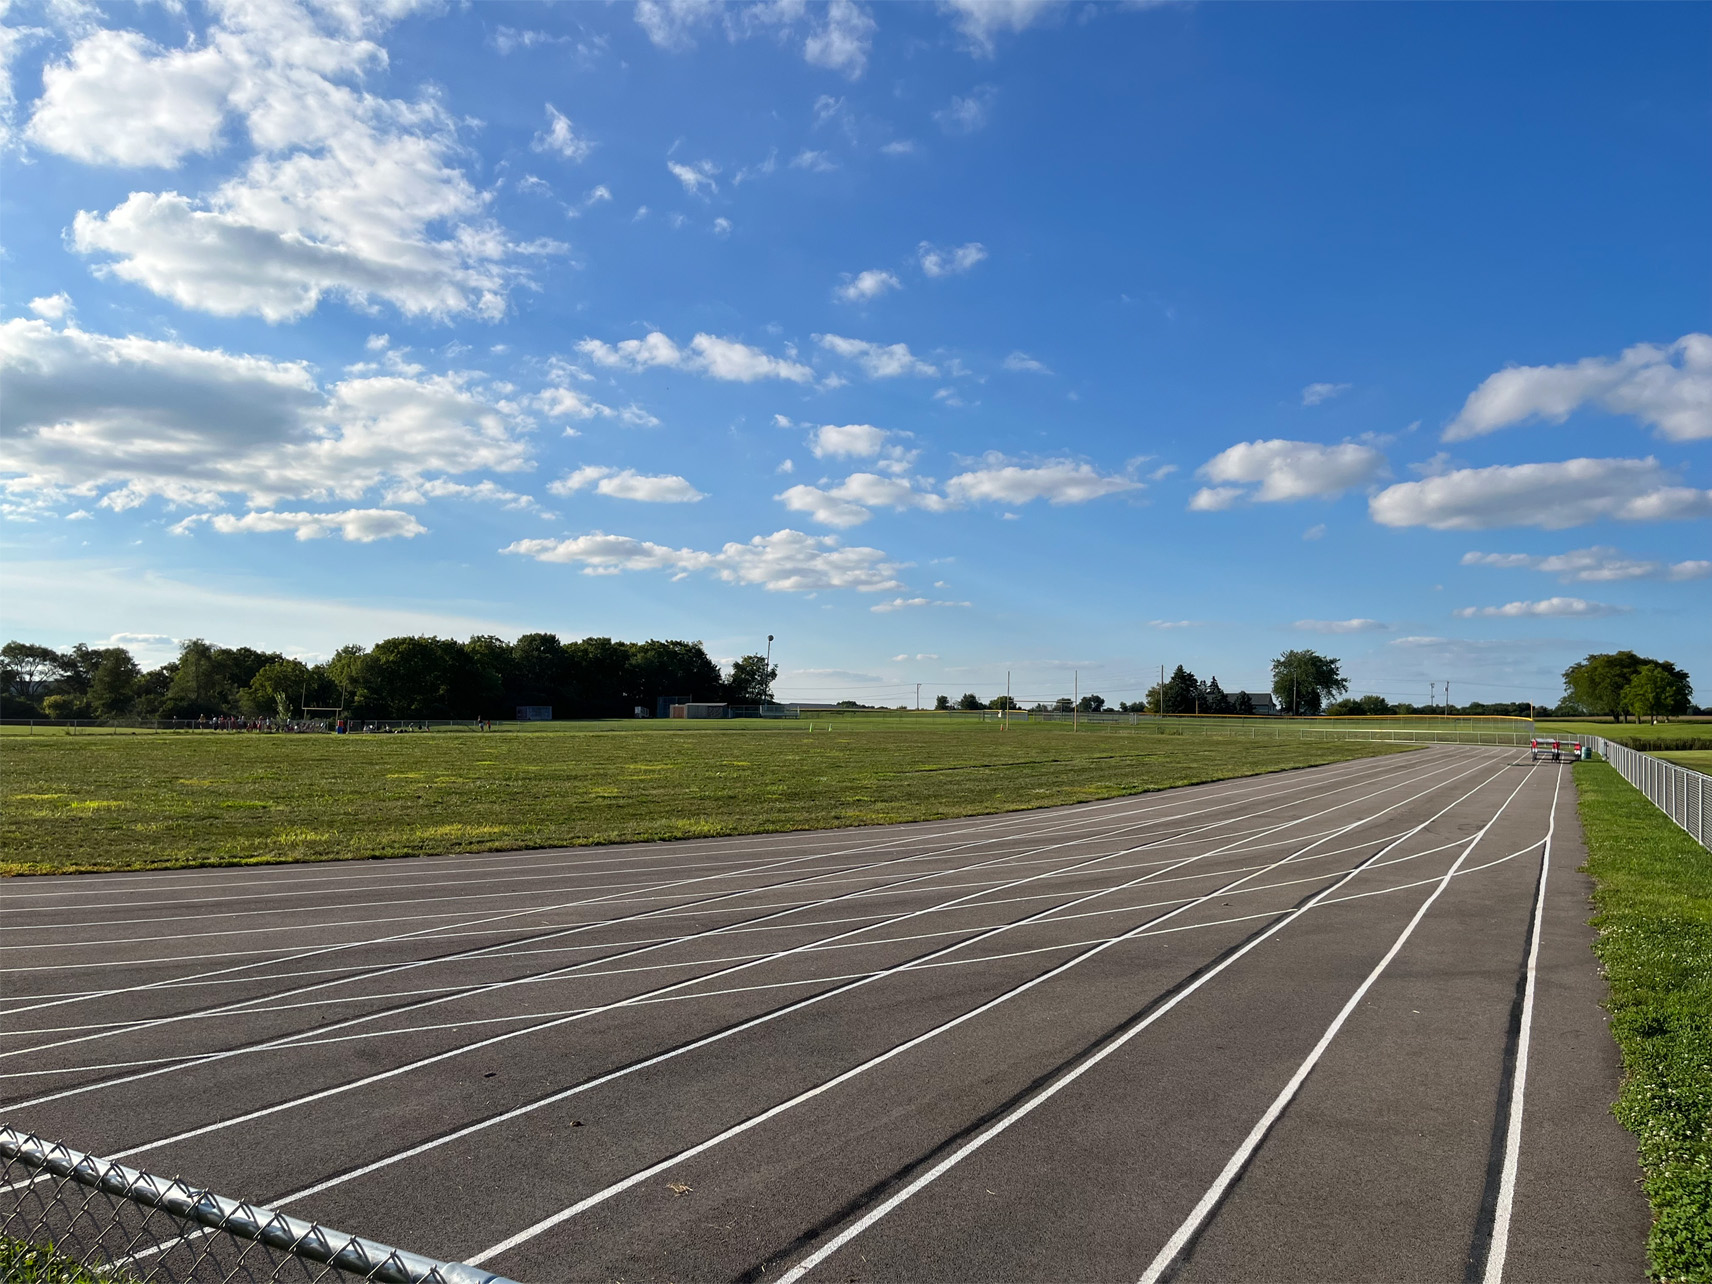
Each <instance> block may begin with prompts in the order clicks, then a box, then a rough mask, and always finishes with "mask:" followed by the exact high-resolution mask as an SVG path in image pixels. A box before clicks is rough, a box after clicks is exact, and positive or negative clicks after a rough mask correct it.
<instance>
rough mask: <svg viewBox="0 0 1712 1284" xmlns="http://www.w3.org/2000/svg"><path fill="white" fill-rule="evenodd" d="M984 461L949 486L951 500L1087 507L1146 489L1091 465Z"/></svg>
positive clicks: (993, 456) (1062, 461) (998, 458)
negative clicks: (1092, 502)
mask: <svg viewBox="0 0 1712 1284" xmlns="http://www.w3.org/2000/svg"><path fill="white" fill-rule="evenodd" d="M982 462H983V464H984V465H985V467H982V468H976V469H971V470H970V471H968V472H963V473H958V474H957V476H955V477H953V478H952V479H951V480H950V481H948V482H946V483H945V494H946V496H947V498H949V499H951V500H952V501H953V502H956V503H977V502H986V503H995V504H1026V503H1028V502H1029V501H1030V500H1035V499H1044V500H1046V501H1047V502H1048V503H1051V504H1085V503H1087V502H1088V501H1090V500H1094V499H1100V498H1103V497H1104V496H1107V495H1118V494H1122V493H1123V492H1125V491H1132V490H1140V489H1142V485H1141V483H1140V482H1138V481H1136V480H1135V479H1134V478H1131V477H1120V476H1115V475H1112V474H1107V473H1101V472H1099V471H1098V470H1097V469H1095V468H1094V467H1093V465H1091V464H1079V463H1076V462H1075V461H1073V460H1069V459H1049V460H1046V461H1044V462H1042V463H1039V464H1032V465H1023V464H1017V463H1014V462H1012V461H1011V460H1008V459H1006V458H1005V457H1004V456H1003V455H1000V454H997V453H993V454H988V455H987V456H985V458H984V459H983V460H982Z"/></svg>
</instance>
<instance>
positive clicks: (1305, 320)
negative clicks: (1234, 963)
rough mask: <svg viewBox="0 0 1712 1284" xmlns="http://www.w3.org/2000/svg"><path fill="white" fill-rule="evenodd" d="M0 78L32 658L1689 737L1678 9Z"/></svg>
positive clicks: (936, 8) (510, 52)
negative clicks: (1567, 697)
mask: <svg viewBox="0 0 1712 1284" xmlns="http://www.w3.org/2000/svg"><path fill="white" fill-rule="evenodd" d="M4 21H5V24H6V30H7V35H6V37H5V43H4V46H3V47H0V52H3V53H4V54H5V56H6V59H7V66H8V68H9V74H10V89H9V96H7V97H6V103H7V119H6V123H5V144H4V153H3V158H0V165H3V182H4V188H3V195H0V242H3V251H4V260H3V267H4V287H3V294H0V380H3V382H0V426H3V429H4V453H3V455H0V484H3V485H4V487H5V492H6V493H5V496H4V500H5V520H4V522H3V523H0V540H3V541H4V544H3V562H0V588H3V589H4V606H3V608H0V609H3V613H4V625H3V627H4V630H5V632H6V635H7V636H8V637H13V636H16V637H23V638H28V639H30V640H37V641H42V642H47V643H51V644H55V645H66V644H69V643H72V642H75V641H88V642H104V641H106V640H107V639H110V638H116V639H119V640H121V641H124V642H127V643H128V644H130V645H132V646H133V647H134V648H135V649H136V650H137V651H138V652H139V655H140V656H141V657H142V658H143V659H145V660H147V661H158V660H159V659H162V658H165V657H166V656H167V655H169V654H171V653H172V650H173V642H172V640H173V639H177V638H183V637H189V636H205V637H208V638H210V639H212V640H215V641H219V642H222V643H225V644H228V645H235V644H239V643H244V644H249V645H254V646H261V647H267V648H273V649H280V650H284V651H287V652H289V653H292V654H299V655H304V656H323V655H326V654H328V653H330V652H331V651H332V649H333V648H334V647H336V646H337V645H339V644H341V643H343V642H346V641H360V642H366V643H372V642H373V641H375V640H377V639H379V638H380V637H383V636H387V635H389V634H393V633H400V632H437V633H440V634H451V635H457V636H465V635H468V634H470V633H473V632H495V633H499V634H501V635H505V636H515V635H516V634H517V633H519V632H523V631H530V630H537V629H548V630H554V631H557V632H559V633H560V634H561V635H564V636H567V637H570V636H581V635H586V634H604V635H610V636H616V637H626V638H643V637H647V636H661V637H690V638H700V639H702V640H704V641H705V642H706V644H707V646H708V648H709V651H710V653H712V654H713V655H715V656H716V657H718V658H721V659H723V660H727V661H729V659H730V658H732V657H735V656H737V655H740V654H743V653H744V652H748V651H755V650H760V649H762V648H763V647H764V645H765V639H766V635H767V634H769V633H772V634H774V635H776V636H777V638H778V641H777V642H776V643H775V644H774V654H775V657H776V658H777V659H778V660H779V661H780V663H781V667H782V669H783V674H782V678H781V682H780V689H781V693H782V694H784V695H786V696H797V697H799V698H803V699H836V698H841V697H854V698H857V699H862V700H864V701H866V702H886V703H901V702H904V701H906V700H907V701H909V702H911V703H913V701H914V698H915V684H916V683H917V682H920V683H922V684H923V687H922V691H923V693H924V696H926V697H931V696H932V695H934V694H937V693H939V692H941V691H943V692H947V693H949V694H952V695H953V696H955V695H957V694H959V693H961V692H962V691H964V690H971V689H972V690H975V691H977V692H979V693H980V694H982V695H984V696H990V695H992V694H994V693H995V692H997V691H999V690H1002V689H1003V684H1004V680H1005V674H1006V672H1007V670H1008V671H1011V672H1012V674H1013V679H1012V681H1013V684H1014V688H1015V690H1016V691H1017V692H1018V694H1019V695H1021V696H1023V697H1024V698H1025V699H1028V700H1033V699H1035V698H1042V699H1049V698H1052V697H1054V696H1057V695H1060V694H1068V693H1069V691H1070V689H1071V686H1072V683H1073V681H1078V680H1079V682H1080V686H1081V690H1082V691H1084V692H1086V691H1089V690H1094V691H1099V692H1101V693H1102V694H1104V695H1106V696H1107V698H1108V699H1110V700H1113V701H1116V700H1119V699H1131V698H1136V697H1138V696H1139V694H1140V692H1141V691H1142V690H1143V689H1144V688H1145V687H1146V685H1147V684H1148V682H1149V675H1156V674H1157V671H1158V666H1159V665H1160V664H1166V665H1168V666H1171V665H1176V664H1178V663H1182V664H1186V665H1188V666H1189V667H1190V668H1191V669H1193V670H1194V671H1195V672H1197V673H1198V674H1200V675H1201V676H1203V677H1205V676H1208V675H1210V674H1216V675H1217V676H1218V677H1219V678H1220V680H1221V683H1222V684H1223V685H1224V686H1225V687H1226V688H1227V689H1238V688H1243V687H1246V688H1248V689H1264V687H1265V685H1266V683H1267V665H1268V661H1269V660H1270V658H1271V657H1272V656H1273V655H1275V654H1277V652H1278V651H1280V650H1282V649H1284V648H1285V647H1289V646H1303V645H1308V646H1314V647H1316V648H1318V649H1320V650H1323V651H1326V652H1328V653H1330V654H1333V655H1336V656H1339V657H1341V658H1342V659H1343V661H1344V668H1345V672H1346V673H1347V674H1348V675H1349V676H1350V677H1351V679H1352V681H1353V683H1354V686H1355V690H1356V692H1357V693H1360V692H1366V691H1376V692H1380V693H1383V694H1386V695H1389V696H1391V697H1392V698H1394V699H1412V700H1417V701H1424V700H1425V699H1426V697H1427V694H1428V689H1429V687H1428V684H1429V682H1434V681H1436V682H1440V683H1442V682H1443V681H1445V680H1447V679H1448V680H1449V681H1451V683H1452V692H1453V698H1454V699H1456V700H1457V701H1458V702H1461V701H1464V700H1468V699H1478V698H1486V699H1512V698H1520V699H1527V698H1534V699H1538V700H1553V699H1555V698H1556V696H1557V695H1558V693H1559V690H1560V685H1561V684H1560V682H1559V680H1558V677H1557V674H1558V673H1559V672H1560V671H1561V670H1562V668H1563V667H1564V666H1565V665H1566V664H1568V663H1569V662H1571V661H1573V660H1575V659H1577V658H1579V657H1580V656H1581V655H1583V654H1586V653H1587V652H1589V651H1593V650H1609V649H1615V648H1619V647H1630V648H1634V649H1637V650H1641V651H1643V652H1647V653H1651V654H1655V655H1661V656H1665V657H1667V658H1671V659H1674V660H1676V661H1677V662H1679V663H1681V664H1683V665H1684V666H1685V667H1687V668H1688V669H1689V670H1690V671H1691V672H1692V673H1694V674H1695V675H1696V676H1697V677H1698V678H1700V681H1701V686H1700V691H1699V699H1700V700H1701V701H1702V702H1703V703H1704V702H1706V701H1707V700H1708V699H1709V698H1712V641H1709V639H1712V628H1709V627H1708V624H1709V622H1712V610H1709V609H1708V608H1709V606H1712V591H1709V590H1712V539H1709V538H1708V531H1709V529H1712V526H1709V519H1712V489H1709V488H1712V337H1708V334H1707V332H1708V331H1709V330H1712V318H1709V317H1708V304H1709V301H1712V289H1709V286H1712V239H1709V238H1708V237H1707V236H1706V229H1707V228H1708V227H1709V226H1712V170H1709V168H1708V166H1707V165H1706V163H1705V162H1706V138H1707V137H1708V126H1709V124H1712V121H1709V120H1708V116H1709V110H1708V109H1709V107H1712V72H1709V71H1708V68H1707V64H1706V62H1705V58H1704V52H1705V49H1706V48H1707V41H1708V37H1709V36H1712V9H1708V8H1707V7H1706V6H1704V5H1657V6H1653V5H1593V4H1588V5H1568V6H1552V5H1526V6H1521V5H1518V6H1472V5H1435V6H1414V5H1367V6H1348V5H1336V6H1334V5H1320V6H1295V5H1284V4H1280V5H1262V6H1256V5H1170V4H1166V5H1158V6H1144V7H1125V6H1119V5H1100V6H1091V5H1059V4H1047V3H1037V2H1035V0H1009V2H1008V3H995V4H965V3H946V4H937V5H926V4H924V5H919V6H915V5H904V4H886V5H871V6H870V5H863V4H859V3H855V2H854V0H838V2H837V3H834V4H831V5H812V4H800V3H790V2H780V3H760V4H747V3H735V4H730V5H725V6H720V5H714V4H707V3H702V2H700V0H656V2H655V3H643V4H641V5H637V6H634V7H632V6H627V5H617V4H614V5H592V4H581V5H546V4H530V5H516V6H513V5H506V4H500V3H484V4H475V5H467V6H458V5H448V4H426V5H419V4H412V3H410V0H387V2H385V3H373V4H364V3H358V2H356V0H327V2H326V3H323V4H319V5H310V6H307V7H298V6H294V5H286V4H276V3H250V4H243V5H236V4H233V5H214V6H210V7H206V8H202V7H191V8H188V9H185V10H179V9H176V8H174V7H172V6H155V5H150V6H128V5H111V6H102V7H97V6H94V5H88V4H83V3H77V2H76V0H61V2H60V3H54V4H51V5H46V6H42V5H31V4H14V5H13V6H11V8H10V9H9V10H8V11H7V12H6V15H5V19H4ZM1077 675H1079V678H1078V676H1077Z"/></svg>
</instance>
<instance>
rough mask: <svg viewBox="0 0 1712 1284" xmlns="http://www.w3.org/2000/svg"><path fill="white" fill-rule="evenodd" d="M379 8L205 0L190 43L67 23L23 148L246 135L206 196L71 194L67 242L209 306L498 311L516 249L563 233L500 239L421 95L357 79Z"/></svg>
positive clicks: (157, 150)
mask: <svg viewBox="0 0 1712 1284" xmlns="http://www.w3.org/2000/svg"><path fill="white" fill-rule="evenodd" d="M388 20H390V19H389V17H388V16H387V14H386V13H385V12H383V11H381V10H375V11H372V12H368V13H357V12H356V11H354V10H353V11H351V12H348V13H347V12H343V11H334V10H332V9H331V8H326V9H315V8H308V7H306V8H302V9H298V8H293V7H287V6H258V5H249V6H232V7H229V8H227V9H225V10H223V11H222V14H221V19H220V22H219V23H218V24H217V25H216V26H214V27H213V28H211V29H210V30H209V32H208V33H207V37H206V40H205V42H204V43H202V44H201V45H198V46H197V47H195V48H194V49H181V50H162V49H160V48H158V47H156V46H154V45H152V44H150V43H149V42H147V41H146V40H143V39H142V38H141V37H140V36H137V35H136V34H135V33H131V32H114V31H96V32H94V33H93V34H90V35H88V36H86V37H84V38H83V39H82V40H80V41H79V42H78V43H77V45H75V46H74V47H73V49H72V51H71V54H70V56H69V58H68V60H67V61H66V62H64V63H61V64H57V65H55V66H54V67H51V68H50V69H49V72H48V75H47V76H46V77H45V79H44V85H45V86H46V91H45V92H44V94H43V96H42V99H41V100H40V101H39V102H38V103H37V105H36V110H35V113H34V115H33V116H32V118H31V121H30V125H29V131H28V132H29V135H30V137H31V139H32V141H34V142H35V143H37V144H38V145H39V146H41V147H44V148H47V149H50V150H53V151H57V152H60V153H62V154H65V155H69V156H73V157H76V158H77V159H80V160H84V161H86V162H89V163H92V164H110V165H125V166H174V165H177V164H178V163H179V162H180V161H181V160H183V159H184V158H185V157H186V156H189V155H192V154H198V153H206V152H212V151H214V150H216V149H218V147H219V146H220V143H221V140H222V138H223V136H224V135H223V132H222V131H223V130H224V128H225V123H226V122H227V121H228V120H235V121H241V122H242V125H243V128H244V130H245V131H246V132H247V134H248V138H249V142H250V144H251V146H252V149H253V151H252V154H251V155H250V157H249V159H248V161H247V163H246V164H245V165H244V166H243V168H242V170H241V171H240V172H239V173H238V174H237V175H236V176H234V177H231V178H229V179H227V180H226V181H225V182H224V183H222V184H220V185H219V186H218V187H216V188H215V189H214V190H213V191H211V192H209V193H207V194H206V195H203V196H191V195H186V194H183V193H181V192H178V191H173V190H167V191H159V192H148V191H133V192H131V194H130V195H129V197H128V198H127V199H126V200H125V201H124V202H122V203H121V204H120V205H118V206H116V207H115V208H113V209H112V210H109V211H108V212H106V213H104V214H103V213H99V212H95V211H90V210H82V211H79V212H78V214H77V216H76V218H75V219H74V221H73V224H72V234H71V238H70V239H71V243H72V245H73V247H74V248H75V249H77V250H78V251H79V252H80V253H84V254H89V255H102V256H108V257H107V261H105V262H104V264H103V269H102V270H104V271H107V272H111V273H112V274H114V275H117V276H119V277H121V278H123V279H125V280H128V281H131V282H133V283H135V284H137V285H140V286H142V287H143V288H145V289H147V290H150V291H152V292H154V293H155V294H158V295H161V296H162V297H164V298H168V299H171V300H172V301H173V302H175V303H177V304H179V305H180V306H182V307H186V308H192V309H196V310H199V311H204V312H210V313H213V314H215V315H219V316H234V315H239V314H246V313H248V314H254V315H258V316H261V317H263V318H265V319H267V320H269V321H286V320H292V319H295V318H297V317H301V316H303V315H305V314H307V313H308V312H310V311H312V310H313V309H314V308H315V307H316V306H318V304H319V302H320V300H321V299H322V298H323V297H325V296H328V295H333V296H337V297H343V298H346V299H348V300H350V301H351V302H353V303H355V304H357V305H358V306H366V305H368V303H369V302H370V301H372V300H376V299H379V300H384V301H386V302H389V303H391V304H393V305H394V306H395V307H397V308H399V309H400V310H401V311H403V312H405V313H407V314H411V315H426V316H435V317H444V316H450V315H454V314H459V313H468V312H474V313H477V314H478V315H481V316H484V317H488V318H495V317H498V316H500V315H502V314H503V313H504V311H505V309H506V295H507V292H508V290H509V289H510V287H511V286H512V285H513V284H515V283H516V282H518V281H520V280H523V279H526V275H527V274H526V271H525V269H524V268H523V267H522V266H521V263H522V261H523V260H524V259H525V258H527V257H528V256H529V255H530V254H532V253H540V252H547V251H550V250H557V249H561V248H563V247H559V246H556V245H555V244H554V243H550V242H536V243H532V244H517V243H513V242H511V241H510V240H509V239H508V238H507V237H506V236H505V234H504V232H503V231H502V229H500V228H499V226H498V225H497V224H496V223H494V222H493V220H492V219H491V218H489V217H488V216H487V213H486V206H487V202H488V199H489V197H488V194H486V193H484V192H482V191H480V190H478V189H477V188H476V187H475V186H474V185H473V184H472V183H471V182H470V181H469V179H468V178H467V177H466V176H465V174H464V173H463V171H462V169H461V168H460V165H461V163H462V161H463V159H464V151H463V145H462V143H461V142H460V140H459V137H458V129H459V122H458V120H457V119H456V118H454V117H453V116H452V114H451V113H450V112H449V111H447V110H446V108H445V107H444V106H443V105H442V103H441V102H440V100H439V98H438V97H436V96H435V95H434V94H432V93H429V94H425V95H424V96H422V97H421V98H418V99H417V100H415V101H403V100H395V99H387V98H382V97H380V96H378V95H375V94H372V93H369V92H367V91H366V90H364V89H362V88H361V87H360V84H361V77H362V76H363V74H364V73H365V72H367V71H370V70H372V69H373V68H375V67H378V66H380V65H383V64H384V61H385V53H384V51H383V50H382V49H381V48H380V47H379V46H378V45H377V44H375V43H374V42H373V41H372V40H370V39H368V38H366V34H373V31H374V30H377V29H378V28H379V26H381V25H384V23H385V22H386V21H388ZM365 33H366V34H365ZM347 81H356V82H357V83H356V84H354V85H353V84H351V83H346V82H347Z"/></svg>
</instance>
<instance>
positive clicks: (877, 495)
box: [774, 448, 956, 529]
mask: <svg viewBox="0 0 1712 1284" xmlns="http://www.w3.org/2000/svg"><path fill="white" fill-rule="evenodd" d="M894 449H895V448H894ZM774 498H775V499H778V500H780V501H782V502H783V503H784V505H785V507H786V508H788V509H790V510H791V511H792V512H797V513H807V514H808V515H809V516H810V517H812V518H813V519H814V520H815V521H817V522H819V523H821V525H823V526H836V527H839V528H840V529H843V528H846V527H850V526H859V525H861V524H862V523H863V522H865V521H867V520H868V518H869V517H871V516H872V515H873V514H872V512H871V510H873V509H875V508H892V509H906V508H919V509H923V510H925V511H927V512H930V513H943V512H947V511H949V510H950V509H952V508H954V507H955V506H956V505H955V504H954V503H953V502H952V501H951V500H950V499H947V498H946V497H945V496H944V495H939V494H936V493H935V492H933V491H931V490H923V489H918V488H917V486H916V485H915V483H914V482H912V481H910V480H909V479H908V478H905V477H898V476H891V477H882V476H881V475H880V474H878V473H866V472H863V473H851V474H850V475H849V476H848V477H846V478H845V479H844V480H843V481H841V482H840V483H838V485H836V486H833V487H831V488H829V489H822V488H820V487H817V486H792V487H791V488H790V489H789V490H787V491H785V492H784V493H782V494H780V495H776V496H774Z"/></svg>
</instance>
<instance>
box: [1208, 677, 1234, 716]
mask: <svg viewBox="0 0 1712 1284" xmlns="http://www.w3.org/2000/svg"><path fill="white" fill-rule="evenodd" d="M1230 711H1231V702H1230V697H1229V696H1227V695H1226V694H1225V689H1224V688H1223V687H1221V686H1220V685H1219V679H1218V676H1217V675H1216V674H1215V675H1214V676H1213V677H1212V678H1210V679H1209V680H1208V682H1207V685H1206V686H1204V687H1202V688H1201V712H1202V713H1229V712H1230Z"/></svg>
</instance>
